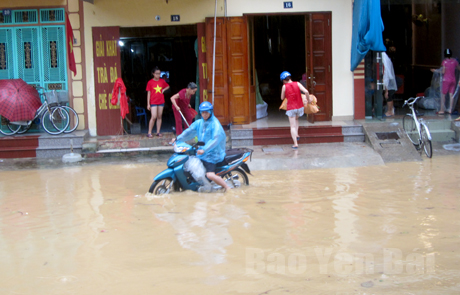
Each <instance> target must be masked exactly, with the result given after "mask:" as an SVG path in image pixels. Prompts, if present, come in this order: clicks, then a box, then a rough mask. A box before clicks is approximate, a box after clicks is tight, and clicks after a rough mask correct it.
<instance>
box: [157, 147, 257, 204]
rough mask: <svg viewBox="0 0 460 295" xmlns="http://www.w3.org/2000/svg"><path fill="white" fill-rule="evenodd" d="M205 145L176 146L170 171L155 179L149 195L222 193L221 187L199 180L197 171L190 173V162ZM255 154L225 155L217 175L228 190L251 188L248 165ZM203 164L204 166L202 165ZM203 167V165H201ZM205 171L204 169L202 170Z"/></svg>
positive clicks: (234, 152)
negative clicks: (182, 192) (184, 191)
mask: <svg viewBox="0 0 460 295" xmlns="http://www.w3.org/2000/svg"><path fill="white" fill-rule="evenodd" d="M200 146H204V142H201V141H199V142H197V143H195V144H193V145H189V144H187V143H184V142H175V143H174V154H173V155H172V156H171V157H170V158H169V160H168V162H167V166H168V168H167V169H165V170H164V171H162V172H160V173H159V174H158V175H157V176H155V178H154V179H153V183H152V185H151V186H150V189H149V193H151V194H155V195H162V194H169V193H171V192H179V191H183V190H192V191H199V192H214V191H219V190H221V189H222V187H221V186H220V185H217V184H215V183H214V182H211V183H209V180H207V178H205V177H204V173H203V178H205V180H204V181H203V179H196V177H194V173H193V172H194V171H193V170H192V171H187V169H186V168H187V162H188V161H191V160H193V159H195V160H198V161H199V159H198V158H196V157H195V156H196V152H197V150H198V148H199V147H200ZM252 153H253V150H251V149H248V148H235V149H231V150H227V151H226V156H225V159H224V161H222V162H221V163H219V165H218V166H217V171H216V175H218V176H220V177H222V178H223V179H224V181H225V182H226V183H227V185H228V186H230V187H233V188H238V187H241V186H244V185H249V178H248V174H251V171H250V170H249V167H248V165H247V164H246V162H247V161H248V160H250V159H251V158H252ZM200 164H201V163H200ZM201 165H202V164H201ZM203 169H204V167H203Z"/></svg>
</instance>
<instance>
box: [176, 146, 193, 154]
mask: <svg viewBox="0 0 460 295" xmlns="http://www.w3.org/2000/svg"><path fill="white" fill-rule="evenodd" d="M189 149H190V147H186V146H180V145H177V144H175V145H174V152H175V153H185V152H186V151H188V150H189Z"/></svg>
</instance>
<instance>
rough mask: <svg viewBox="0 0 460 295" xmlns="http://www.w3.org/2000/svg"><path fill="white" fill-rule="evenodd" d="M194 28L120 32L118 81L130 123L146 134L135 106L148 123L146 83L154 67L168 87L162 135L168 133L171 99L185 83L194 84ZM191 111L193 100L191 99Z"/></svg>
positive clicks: (195, 57) (171, 115)
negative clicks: (125, 97) (127, 102)
mask: <svg viewBox="0 0 460 295" xmlns="http://www.w3.org/2000/svg"><path fill="white" fill-rule="evenodd" d="M196 36H197V33H196V25H185V26H168V27H145V28H120V39H121V41H122V42H123V46H120V52H121V53H120V54H121V70H122V79H123V81H124V83H125V86H126V91H127V95H128V97H129V98H130V114H131V117H130V120H132V122H138V123H140V125H141V130H142V132H143V133H145V132H146V131H147V128H148V126H145V120H144V119H143V118H142V117H139V118H137V117H136V108H135V107H136V106H137V107H141V108H143V109H145V111H146V113H147V122H148V120H150V114H149V111H148V110H147V109H146V107H147V92H146V90H145V88H146V86H147V82H148V81H149V80H150V79H151V78H152V75H151V71H152V69H153V68H155V67H159V68H160V70H161V75H162V78H164V79H165V80H166V82H167V83H168V84H169V86H170V89H169V90H167V91H166V92H165V107H164V110H163V122H162V127H161V129H162V132H171V131H172V126H174V114H173V111H172V108H171V105H172V104H171V100H170V98H171V96H172V95H174V94H176V93H177V92H179V91H180V90H181V89H183V88H185V87H187V85H188V83H189V82H195V83H196V81H197V77H196V75H197V56H196V53H195V41H196V38H197V37H196ZM190 102H191V105H192V107H195V98H192V99H191V101H190Z"/></svg>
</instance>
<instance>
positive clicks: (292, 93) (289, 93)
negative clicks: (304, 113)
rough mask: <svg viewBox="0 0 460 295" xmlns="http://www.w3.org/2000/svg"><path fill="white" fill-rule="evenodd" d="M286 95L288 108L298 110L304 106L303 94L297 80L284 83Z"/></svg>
mask: <svg viewBox="0 0 460 295" xmlns="http://www.w3.org/2000/svg"><path fill="white" fill-rule="evenodd" d="M284 86H285V89H284V96H285V97H286V98H287V100H288V102H287V110H288V111H290V110H296V109H300V108H303V102H302V96H301V95H300V88H299V85H297V82H294V81H293V82H289V83H286V84H284Z"/></svg>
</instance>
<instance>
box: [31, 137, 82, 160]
mask: <svg viewBox="0 0 460 295" xmlns="http://www.w3.org/2000/svg"><path fill="white" fill-rule="evenodd" d="M88 134H89V133H88V131H74V132H72V133H69V134H60V135H49V134H42V135H41V136H40V137H39V139H38V143H39V145H38V147H37V150H36V154H37V155H36V157H37V158H59V157H62V156H63V155H65V154H68V153H70V152H74V153H82V145H83V142H84V141H85V138H87V137H88Z"/></svg>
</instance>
